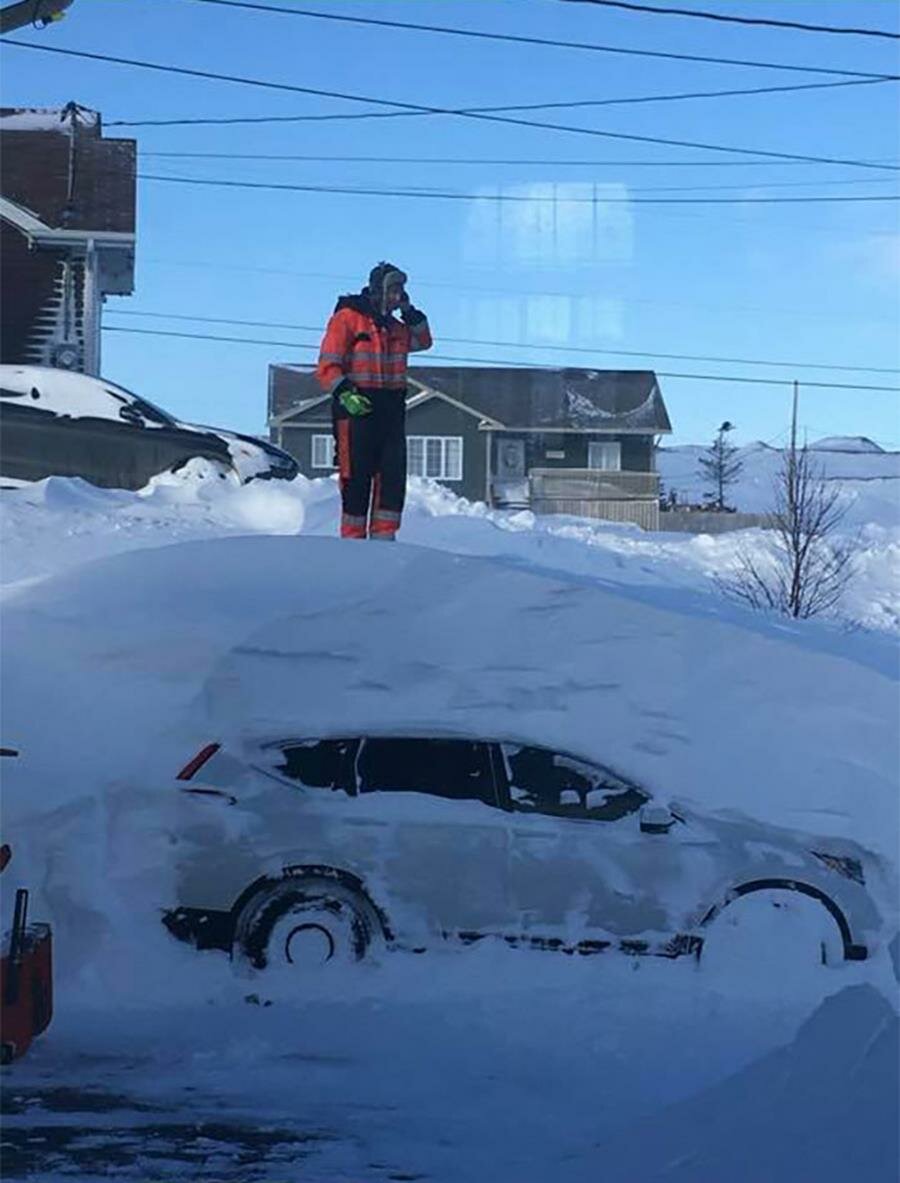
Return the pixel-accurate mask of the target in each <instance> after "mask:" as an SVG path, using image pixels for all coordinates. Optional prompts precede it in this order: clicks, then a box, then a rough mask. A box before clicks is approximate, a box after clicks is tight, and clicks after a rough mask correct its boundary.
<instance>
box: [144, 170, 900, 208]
mask: <svg viewBox="0 0 900 1183" xmlns="http://www.w3.org/2000/svg"><path fill="white" fill-rule="evenodd" d="M138 179H139V180H141V181H168V182H169V183H171V184H177V185H207V186H210V185H211V186H214V187H216V188H226V189H267V190H275V191H277V192H290V193H341V194H345V195H353V196H365V197H404V198H418V199H420V200H425V199H431V200H437V201H497V202H527V203H529V204H534V203H547V202H550V203H554V204H555V203H558V202H565V203H566V204H575V205H597V204H600V205H629V206H630V205H787V204H803V205H808V204H822V203H823V202H828V203H832V202H860V201H865V202H873V201H876V202H884V201H891V202H895V201H900V194H878V195H874V196H873V195H867V196H861V195H857V194H854V195H853V196H851V197H845V196H838V197H832V196H821V195H819V194H816V195H814V196H809V197H599V198H598V197H565V198H556V197H540V196H539V197H528V196H525V195H524V194H519V193H453V192H447V193H440V192H432V191H427V190H426V191H423V190H418V189H371V188H356V187H351V186H342V185H289V184H286V183H284V182H276V181H228V180H224V179H221V178H217V179H213V178H200V177H161V176H157V175H155V174H153V173H138Z"/></svg>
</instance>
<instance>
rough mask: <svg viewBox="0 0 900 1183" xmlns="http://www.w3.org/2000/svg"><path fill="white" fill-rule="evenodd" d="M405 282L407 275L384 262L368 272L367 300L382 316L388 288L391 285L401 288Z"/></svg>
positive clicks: (384, 310) (385, 310)
mask: <svg viewBox="0 0 900 1183" xmlns="http://www.w3.org/2000/svg"><path fill="white" fill-rule="evenodd" d="M406 280H407V275H406V272H405V271H401V270H400V268H399V267H395V266H394V264H393V263H386V262H384V260H382V261H381V262H380V263H379V264H378V265H377V266H375V267H373V268H372V270H371V271H370V272H369V285H368V289H367V290H368V293H369V299H370V300H371V301H372V303H373V304H374V305H375V307H376V308H377V309H378V311H379V312H380V313H381V315H382V316H384V315H385V313H386V312H387V305H386V297H387V290H388V288H389V287H391V286H392V285H393V284H399V285H400V287H403V285H404V284H405V283H406Z"/></svg>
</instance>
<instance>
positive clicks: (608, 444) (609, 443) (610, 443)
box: [588, 440, 622, 472]
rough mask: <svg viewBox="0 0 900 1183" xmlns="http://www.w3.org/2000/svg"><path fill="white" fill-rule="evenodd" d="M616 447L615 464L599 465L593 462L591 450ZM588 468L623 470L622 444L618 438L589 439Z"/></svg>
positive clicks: (595, 470) (600, 470)
mask: <svg viewBox="0 0 900 1183" xmlns="http://www.w3.org/2000/svg"><path fill="white" fill-rule="evenodd" d="M601 448H602V449H606V448H615V464H612V465H610V464H603V465H597V464H592V463H591V452H592V451H594V449H601ZM588 468H589V469H591V470H592V471H593V472H621V471H622V445H621V443H620V442H619V441H618V440H589V441H588Z"/></svg>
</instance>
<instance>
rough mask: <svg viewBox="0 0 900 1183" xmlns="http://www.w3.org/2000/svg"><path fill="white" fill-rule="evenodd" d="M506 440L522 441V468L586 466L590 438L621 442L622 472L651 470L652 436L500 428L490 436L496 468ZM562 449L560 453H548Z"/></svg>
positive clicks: (528, 469)
mask: <svg viewBox="0 0 900 1183" xmlns="http://www.w3.org/2000/svg"><path fill="white" fill-rule="evenodd" d="M510 439H523V440H524V441H525V467H526V470H527V471H528V472H530V471H531V470H532V469H533V468H587V466H588V444H589V443H590V442H591V441H592V440H594V441H602V442H607V443H620V444H621V445H622V470H623V471H624V472H653V470H654V468H653V436H651V435H615V434H614V433H609V434H607V433H606V432H602V433H601V432H597V433H596V434H591V435H578V434H574V433H573V434H571V435H566V434H565V433H563V432H546V433H544V432H531V431H529V432H522V433H517V432H514V431H504V432H502V433H497V434H495V435H494V442H493V449H492V460H491V463H492V465H493V466H494V468H495V469H496V463H497V461H496V456H497V446H498V443H499V442H502V441H503V440H510ZM555 452H562V453H563V455H562V456H556V455H551V454H550V453H555Z"/></svg>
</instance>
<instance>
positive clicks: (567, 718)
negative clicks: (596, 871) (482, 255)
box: [0, 449, 900, 1183]
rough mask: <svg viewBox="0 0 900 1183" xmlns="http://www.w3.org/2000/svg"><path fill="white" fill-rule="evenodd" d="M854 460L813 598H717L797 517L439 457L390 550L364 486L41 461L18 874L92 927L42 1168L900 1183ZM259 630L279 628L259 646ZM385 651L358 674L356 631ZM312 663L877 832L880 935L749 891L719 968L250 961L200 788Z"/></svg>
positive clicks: (8, 876) (719, 806)
mask: <svg viewBox="0 0 900 1183" xmlns="http://www.w3.org/2000/svg"><path fill="white" fill-rule="evenodd" d="M684 451H685V450H683V449H679V450H673V453H677V454H678V455H682V454H683V453H684ZM759 452H760V456H761V457H763V458H764V460H765V462H766V464H768V462H769V460H770V459H771V458H770V457H768V455H767V454H766V453H765V452H764V451H763V450H762V449H760V450H759ZM839 453H840V450H838V449H835V451H834V452H829V453H828V463H831V462H832V460H833V459H834V460H835V462H837V459H840V462H841V463H851V464H852V465H853V466H854V467H853V468H852V470H851V469H848V470H847V472H846V474H845V475H847V476H850V475H851V474H855V476H854V480H855V482H856V483H855V484H854V485H853V486H851V487H849V489H848V492H849V493H850V494H851V495H852V496H853V498H854V509H853V514H852V517H853V521H852V522H848V527H849V528H852V529H854V530H860V531H861V543H862V549H861V552H860V561H859V572H858V575H857V579H856V582H855V584H854V586H853V588H852V589H851V591H850V592H849V593H848V595H847V597H846V598H845V601H844V602H843V603H842V605H841V606H840V611H839V613H838V615H837V616H836V617H835V618H833V619H831V620H825V621H813V622H806V623H803V624H796V623H791V622H788V621H786V620H783V619H780V618H773V617H767V616H760V615H756V614H752V613H750V612H748V611H745V610H743V609H742V608H740V607H738V606H735V605H733V604H730V603H728V602H727V601H726V600H724V599H723V597H722V595H721V593H720V592H719V591H718V590H717V587H716V584H715V581H714V578H713V577H714V575H715V574H716V573H720V572H723V571H726V570H727V569H728V566H729V564H730V563H732V562H733V561H734V555H735V553H736V547H737V546H738V544H739V543H740V542H741V541H742V542H743V544H744V545H750V546H764V545H765V544H766V540H765V538H764V535H763V532H761V531H747V532H742V533H741V534H739V535H724V536H718V537H715V538H713V537H708V536H697V537H691V536H684V535H664V534H660V535H648V534H642V533H641V532H640V531H638V530H636V529H632V528H629V527H622V526H614V525H610V524H602V523H592V522H586V521H583V520H578V519H559V518H556V519H535V518H534V517H533V516H532V515H530V514H528V513H519V514H503V513H497V512H491V511H488V510H487V509H486V508H485V507H483V506H478V505H469V504H467V503H464V502H460V501H458V500H457V499H455V498H453V497H452V496H451V495H450V494H448V493H446V491H444V490H441V489H439V488H437V487H435V486H432V485H430V484H427V483H424V482H413V484H412V489H411V497H410V508H409V511H408V514H407V518H406V520H405V523H404V528H403V531H402V534H401V538H402V539H403V542H402V543H401V544H398V545H397V546H395V547H380V548H375V547H374V546H369V544H359V545H353V544H348V543H341V542H339V541H337V540H335V539H333V537H332V536H333V535H334V533H335V530H336V522H337V516H338V500H337V493H336V488H335V486H334V483H333V482H332V481H329V480H324V481H317V482H308V481H305V480H302V479H298V480H297V481H295V482H292V483H291V484H290V485H288V484H284V483H281V482H279V483H267V484H252V485H250V486H246V487H244V488H237V487H234V486H230V485H226V484H225V483H224V482H221V481H215V480H209V479H203V473H202V470H199V469H198V470H189V471H188V472H186V473H184V474H181V475H180V476H179V478H177V479H176V478H166V479H165V480H159V481H156V482H154V484H153V485H152V486H151V487H150V488H148V489H146V490H144V491H142V492H141V493H138V494H134V493H124V492H116V491H109V490H98V489H94V488H92V487H91V486H88V485H85V484H84V483H82V482H79V481H69V480H55V479H51V480H48V481H44V482H41V483H40V484H38V485H35V486H32V487H26V488H22V489H16V490H4V491H3V492H2V494H0V524H2V568H0V578H2V582H3V584H4V589H3V629H2V641H3V661H2V669H0V674H2V682H3V685H2V690H3V699H2V729H3V731H2V737H0V738H2V742H3V743H4V744H9V745H13V746H15V747H18V748H20V749H21V751H22V757H21V759H20V760H19V761H17V762H15V764H14V765H12V766H9V765H8V766H7V767H5V768H4V769H3V770H2V771H3V773H4V814H3V826H4V839H5V840H8V841H11V842H12V844H13V847H14V861H13V864H12V866H11V867H10V868H9V869H8V870H7V871H6V873H5V875H4V877H3V886H4V888H5V889H6V891H5V895H7V896H8V895H10V894H11V892H10V891H9V888H10V887H11V886H13V885H14V884H18V883H20V882H25V883H28V884H29V886H30V887H31V888H32V890H33V899H32V914H33V915H34V916H36V917H37V916H41V917H43V918H47V919H49V920H51V921H52V923H53V925H54V929H55V935H56V941H57V967H56V968H57V1013H56V1018H55V1020H54V1023H53V1025H52V1027H51V1028H50V1030H49V1031H48V1033H47V1034H46V1035H45V1036H44V1037H42V1039H41V1040H40V1041H38V1043H36V1044H35V1046H34V1047H33V1049H32V1051H31V1053H30V1055H29V1057H28V1058H27V1059H26V1060H23V1061H21V1062H19V1063H17V1064H16V1065H14V1066H13V1068H12V1069H8V1070H6V1077H5V1081H4V1084H5V1089H4V1092H5V1099H4V1107H5V1112H6V1117H5V1121H4V1127H5V1128H4V1134H3V1139H4V1143H5V1147H4V1150H5V1153H4V1171H5V1174H6V1176H7V1177H8V1178H20V1177H25V1176H28V1177H30V1178H31V1179H34V1180H38V1181H47V1183H49V1181H50V1180H53V1181H54V1183H55V1181H57V1180H60V1179H63V1178H67V1177H68V1178H71V1177H74V1178H78V1179H80V1180H82V1181H84V1183H87V1181H92V1180H95V1179H97V1180H99V1179H109V1178H123V1179H124V1178H130V1179H135V1180H141V1181H143V1180H151V1179H152V1180H156V1179H171V1178H179V1177H184V1178H189V1179H192V1180H200V1179H202V1180H223V1181H224V1180H228V1181H235V1183H238V1181H240V1183H243V1181H245V1180H246V1181H250V1180H260V1181H263V1180H265V1181H268V1183H280V1181H282V1180H285V1181H286V1180H300V1179H303V1180H313V1181H319V1180H322V1181H323V1183H324V1181H326V1180H328V1181H331V1180H343V1181H346V1183H349V1181H351V1180H352V1181H362V1180H366V1181H368V1180H373V1181H374V1180H388V1179H429V1180H435V1181H440V1183H443V1181H447V1183H456V1181H457V1180H459V1181H463V1180H465V1181H467V1183H468V1181H476V1180H478V1181H480V1180H483V1179H497V1180H511V1181H512V1180H515V1181H516V1183H519V1181H522V1183H543V1181H544V1180H551V1179H552V1180H561V1181H563V1183H568V1181H569V1180H571V1181H572V1183H580V1181H581V1180H585V1181H586V1180H589V1179H590V1180H595V1179H597V1178H603V1179H608V1180H610V1183H645V1181H646V1183H649V1181H651V1180H657V1179H658V1180H684V1181H685V1183H720V1181H721V1180H724V1179H727V1180H729V1181H732V1180H734V1181H739V1183H782V1181H783V1183H788V1181H791V1183H794V1181H795V1180H801V1179H806V1178H810V1179H812V1178H815V1179H816V1180H817V1181H819V1183H822V1181H829V1183H830V1181H831V1180H837V1179H843V1178H847V1177H853V1178H855V1179H858V1180H860V1183H863V1181H865V1183H880V1181H881V1180H885V1183H887V1181H888V1180H890V1181H893V1180H894V1179H896V1177H897V1174H898V1166H900V1164H898V1154H897V1109H898V1081H897V1052H898V1034H897V1013H896V1006H897V999H896V990H897V979H896V976H895V970H894V967H893V965H892V963H891V957H890V956H889V952H888V949H887V948H886V944H887V941H888V939H889V938H890V937H891V934H892V933H894V932H895V931H896V924H897V903H898V902H897V900H896V878H895V876H896V869H897V861H898V852H897V846H898V833H900V830H898V809H900V793H898V784H897V771H898V766H900V746H898V736H897V727H896V718H897V705H898V699H897V664H898V663H897V633H898V632H900V587H898V584H900V580H898V558H900V514H898V507H897V498H896V495H895V494H894V493H893V491H892V490H893V489H896V488H897V487H898V484H897V474H896V472H894V473H893V474H891V473H889V472H886V473H885V474H884V478H882V477H881V476H880V475H879V477H878V479H877V480H869V479H867V478H864V477H860V476H859V471H860V469H859V467H857V466H860V465H861V466H862V470H863V471H864V472H868V473H871V472H872V471H873V470H872V469H869V468H866V467H865V464H866V463H869V462H871V463H874V464H876V465H881V464H885V463H886V462H885V461H884V460H883V459H882V456H883V455H884V454H873V455H871V456H868V457H866V458H865V460H860V453H859V452H857V453H852V454H850V459H849V460H848V453H847V452H846V451H844V452H842V453H840V454H839ZM669 459H672V458H669ZM682 459H683V455H682ZM679 462H680V461H679ZM667 463H669V460H664V465H665V464H667ZM763 467H764V466H763ZM688 468H689V465H688V462H687V460H685V461H684V467H683V476H684V479H685V481H687V480H688ZM666 472H667V469H666V467H663V476H664V480H665V479H668V480H673V479H674V478H675V475H676V474H675V473H674V470H669V476H668V478H667V476H666ZM744 479H745V482H747V483H748V487H751V484H750V482H751V481H759V482H760V483H761V482H762V481H763V479H764V477H763V476H762V475H761V471H760V470H759V469H758V468H757V470H754V466H753V465H752V464H751V465H748V466H747V468H745V477H744ZM741 507H742V508H748V509H750V508H757V506H755V505H754V506H751V505H744V504H743V502H741ZM759 508H764V506H762V505H760V506H759ZM248 638H254V640H255V642H258V641H259V639H260V638H265V640H266V644H265V645H261V644H256V643H255V644H254V649H255V651H256V652H257V653H260V652H262V653H263V657H262V658H261V659H260V660H259V661H258V662H257V663H256V664H253V663H251V664H250V665H240V664H238V665H235V652H236V651H243V650H245V649H246V647H247V646H246V642H247V641H248ZM279 642H282V643H283V647H284V652H283V653H280V651H279ZM288 642H289V643H288ZM587 642H591V643H593V645H594V647H595V648H594V650H593V651H592V653H595V654H596V656H592V653H588V652H586V648H585V646H586V644H587ZM355 644H356V647H357V648H358V652H359V667H358V670H357V671H356V673H355V674H354V675H353V678H351V680H350V681H349V682H348V681H347V680H346V675H340V676H339V677H336V675H335V674H334V673H333V671H332V670H331V668H330V665H329V661H328V658H329V654H331V655H332V656H340V654H339V652H338V651H339V650H340V652H341V653H344V652H345V651H347V652H349V651H351V650H353V648H354V645H355ZM298 651H299V654H300V656H299V658H298ZM304 653H305V656H304ZM514 657H515V658H516V660H513V658H514ZM288 658H289V659H290V660H291V661H292V662H293V664H292V665H290V670H289V672H286V671H288V663H287V661H286V659H288ZM346 664H347V663H346V662H344V663H341V662H338V661H333V662H332V663H331V665H332V666H334V667H335V668H338V667H341V666H346ZM236 673H237V675H238V677H235V674H236ZM375 674H377V677H376V676H375ZM269 675H271V676H269ZM357 675H358V676H357ZM342 678H343V679H344V680H341V679H342ZM292 679H295V680H296V686H297V690H296V695H297V698H296V701H297V702H298V703H301V704H302V705H303V708H304V710H305V711H306V712H308V717H309V718H313V719H315V720H317V721H319V722H321V721H322V720H325V719H327V718H329V717H335V718H340V717H341V712H345V713H346V712H355V713H356V716H357V717H362V716H366V717H368V716H369V715H370V714H371V713H372V712H375V713H377V712H379V711H380V712H381V715H382V718H383V719H388V718H393V719H410V720H411V721H415V722H417V723H419V724H420V725H422V726H425V725H428V724H432V725H434V724H436V723H437V722H438V721H440V720H442V719H446V717H447V715H448V713H450V714H451V715H452V722H453V726H454V728H458V729H461V730H464V729H465V728H466V727H471V728H472V730H473V731H475V732H477V733H481V734H484V733H485V732H486V730H490V729H492V728H503V729H505V730H506V731H509V729H510V728H511V727H513V725H514V727H515V731H516V733H517V734H523V733H525V732H527V733H529V734H531V735H533V737H534V739H535V740H536V741H539V742H547V743H558V744H559V745H560V746H565V745H566V744H568V745H570V746H571V747H573V748H576V747H577V748H579V749H580V750H582V751H584V750H585V748H587V749H588V752H589V751H591V750H593V751H594V752H595V753H596V755H597V756H598V758H603V757H605V758H606V760H607V762H608V763H609V764H611V765H612V766H614V767H618V768H620V769H621V770H622V771H623V772H627V773H629V774H630V775H631V776H633V777H634V778H635V779H637V780H638V781H640V782H642V783H645V784H646V785H647V786H648V787H649V788H651V789H652V791H654V792H656V793H659V794H661V795H663V796H669V795H671V796H672V797H678V798H683V799H685V800H687V801H690V802H692V803H694V804H695V805H696V806H697V807H699V808H701V809H704V810H722V811H729V812H731V813H732V814H743V815H748V816H750V817H753V818H755V819H757V820H759V821H762V822H764V823H768V824H772V825H777V826H787V827H789V828H791V829H794V830H800V831H803V832H806V833H809V834H824V835H830V836H833V837H836V838H840V837H844V838H852V839H853V840H854V841H856V842H859V843H860V844H861V845H862V846H863V847H865V849H866V850H868V851H869V852H871V854H872V856H873V858H875V859H878V860H880V862H881V863H882V865H883V867H884V871H885V879H884V882H885V883H886V884H888V885H889V888H890V890H889V891H888V893H887V894H886V895H884V894H882V896H881V897H880V898H879V907H880V909H881V911H882V914H883V917H884V929H883V931H882V932H881V933H880V934H876V935H875V937H874V939H873V957H872V958H871V960H869V961H867V962H864V963H858V964H843V965H838V966H833V967H822V966H819V965H815V964H812V963H810V964H807V963H806V962H805V961H801V960H800V958H799V956H798V955H797V949H796V946H794V945H793V943H792V932H793V930H792V928H791V925H792V924H793V923H798V924H799V925H800V926H801V929H802V925H803V923H804V922H805V919H804V916H803V914H802V909H801V910H800V913H799V914H798V915H797V916H792V915H790V914H788V915H785V916H783V915H781V914H780V912H779V913H775V912H774V911H773V909H772V908H771V906H770V905H768V904H766V905H762V904H760V905H759V906H757V904H756V902H755V901H753V900H752V899H748V900H746V901H744V903H745V904H746V905H747V906H746V907H744V908H743V909H738V910H736V911H735V912H734V913H733V915H732V916H731V917H730V918H729V920H728V923H726V924H723V925H722V926H721V928H720V929H719V932H718V933H717V940H716V941H715V942H711V943H710V949H709V956H708V957H706V956H705V957H704V959H703V960H702V961H701V963H700V965H697V964H695V963H694V962H692V961H684V962H671V963H670V962H661V961H656V960H653V959H630V958H626V957H623V956H620V955H609V956H604V957H598V958H587V959H583V960H576V959H573V958H567V957H565V956H562V955H559V954H553V953H546V952H535V951H528V952H526V951H523V950H511V949H507V948H505V947H491V946H490V944H484V943H483V944H480V945H477V946H474V947H472V948H466V949H451V948H447V949H444V950H441V951H439V952H435V953H430V954H427V955H423V956H420V957H416V956H414V955H411V954H410V955H403V954H394V955H386V956H384V957H382V959H381V960H380V961H379V962H376V963H374V964H371V965H363V966H362V967H360V970H359V972H358V973H354V974H353V975H351V976H350V977H349V978H348V979H347V980H342V981H340V982H337V983H335V982H325V983H310V984H309V985H308V986H305V987H304V989H303V991H302V992H301V993H300V994H299V995H298V992H297V988H296V986H295V985H290V984H287V983H284V982H281V981H278V980H275V981H272V982H268V981H261V980H259V979H255V978H247V977H245V976H242V974H241V973H239V972H237V971H236V969H235V968H234V967H233V966H232V965H231V964H230V963H229V961H228V960H227V958H226V957H225V956H224V955H222V954H219V953H214V952H213V953H206V954H198V953H197V952H196V951H194V950H192V949H190V948H187V947H185V946H182V945H179V944H177V943H175V942H174V941H173V940H172V939H171V938H170V937H169V936H168V935H167V934H166V932H165V931H164V930H163V928H162V926H161V925H160V924H159V922H158V914H159V913H158V909H159V907H160V899H161V897H164V896H165V893H166V890H167V888H168V886H169V883H170V880H171V862H172V851H171V847H170V845H169V836H168V831H167V818H168V814H167V800H168V799H167V796H166V793H167V789H168V788H169V780H170V778H171V776H172V773H173V772H174V771H175V770H177V768H179V767H180V766H181V765H182V764H183V763H184V761H185V760H186V759H187V758H188V757H189V756H190V755H192V754H193V753H194V752H195V751H196V750H197V748H198V747H199V746H200V745H201V744H202V743H204V742H206V741H208V740H209V739H210V738H213V736H212V734H211V731H210V728H211V727H217V728H222V727H227V726H238V725H244V724H245V723H246V722H247V720H248V718H250V717H251V716H252V717H253V718H254V721H255V722H256V723H257V724H260V723H264V722H265V721H266V720H269V722H271V724H272V726H275V725H276V720H278V719H279V718H280V719H281V720H285V719H288V718H290V717H291V711H292V710H294V709H296V708H295V707H294V704H293V703H292V700H291V693H292ZM613 686H614V687H615V691H614V692H612V691H611V690H610V687H613ZM604 688H605V689H604ZM8 903H9V901H8V900H7V901H6V903H5V904H4V919H6V916H7V910H8ZM773 916H774V918H775V921H778V922H783V923H776V924H775V925H774V928H773ZM773 933H774V936H773V935H772V934H773ZM765 935H769V936H770V937H771V938H772V939H773V941H774V944H773V945H772V946H771V947H769V949H768V952H767V953H764V954H763V955H762V956H760V950H761V949H763V948H765V946H764V945H763V944H762V943H761V940H760V939H759V938H760V937H762V936H765ZM754 938H756V939H754ZM894 951H895V953H896V948H895V950H894Z"/></svg>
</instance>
